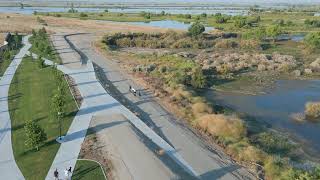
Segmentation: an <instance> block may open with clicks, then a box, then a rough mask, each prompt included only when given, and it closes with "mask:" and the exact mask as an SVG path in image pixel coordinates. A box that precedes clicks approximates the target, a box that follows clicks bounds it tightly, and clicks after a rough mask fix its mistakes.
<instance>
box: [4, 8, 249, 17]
mask: <svg viewBox="0 0 320 180" xmlns="http://www.w3.org/2000/svg"><path fill="white" fill-rule="evenodd" d="M69 9H70V7H24V9H21V8H20V7H0V12H2V13H20V14H32V13H33V12H34V11H37V12H67V11H68V10H69ZM75 9H76V10H78V11H79V12H103V11H104V10H105V8H75ZM108 11H110V12H119V13H140V12H141V11H145V12H152V13H161V11H165V12H166V13H170V14H201V13H207V14H216V13H221V14H228V15H244V14H247V13H248V10H247V9H245V8H230V7H228V8H225V7H215V8H186V7H180V8H179V7H166V8H161V7H160V8H134V7H133V8H124V9H122V8H109V9H108Z"/></svg>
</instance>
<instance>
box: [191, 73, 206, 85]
mask: <svg viewBox="0 0 320 180" xmlns="http://www.w3.org/2000/svg"><path fill="white" fill-rule="evenodd" d="M191 85H192V86H193V87H194V88H204V87H205V86H206V85H207V80H206V77H205V76H204V74H203V72H202V70H201V68H196V69H195V70H194V72H193V73H192V76H191Z"/></svg>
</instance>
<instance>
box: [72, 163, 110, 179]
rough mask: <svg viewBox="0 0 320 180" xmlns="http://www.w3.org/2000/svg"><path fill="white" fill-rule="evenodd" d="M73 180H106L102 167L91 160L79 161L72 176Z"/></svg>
mask: <svg viewBox="0 0 320 180" xmlns="http://www.w3.org/2000/svg"><path fill="white" fill-rule="evenodd" d="M72 179H77V180H91V179H94V180H106V178H105V176H104V174H103V172H102V168H101V166H100V165H99V164H98V163H96V162H94V161H90V160H78V161H77V164H76V167H75V169H74V171H73V174H72Z"/></svg>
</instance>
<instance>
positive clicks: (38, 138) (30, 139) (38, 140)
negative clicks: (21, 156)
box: [24, 120, 47, 151]
mask: <svg viewBox="0 0 320 180" xmlns="http://www.w3.org/2000/svg"><path fill="white" fill-rule="evenodd" d="M24 130H25V132H26V141H25V144H26V145H27V146H28V147H30V148H33V149H34V148H36V149H37V151H38V150H39V147H40V146H41V144H42V143H43V142H44V141H45V140H47V134H46V133H45V132H44V130H43V129H42V128H41V127H40V126H39V125H38V124H37V123H36V122H35V121H33V120H28V121H27V122H26V124H25V125H24Z"/></svg>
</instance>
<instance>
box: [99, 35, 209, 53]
mask: <svg viewBox="0 0 320 180" xmlns="http://www.w3.org/2000/svg"><path fill="white" fill-rule="evenodd" d="M198 32H199V31H198ZM103 42H104V43H106V45H108V46H109V47H111V48H117V47H142V48H197V49H203V48H210V47H213V46H214V40H213V39H212V38H211V39H210V38H207V37H205V36H197V37H192V36H189V35H188V34H187V33H178V32H174V31H168V32H166V33H154V34H145V33H129V34H122V33H117V34H114V35H107V36H105V37H104V39H103Z"/></svg>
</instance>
